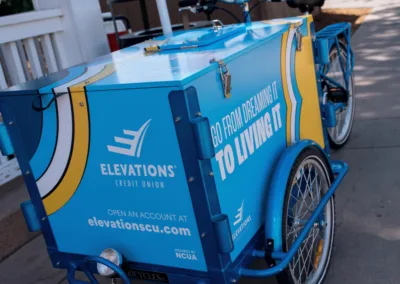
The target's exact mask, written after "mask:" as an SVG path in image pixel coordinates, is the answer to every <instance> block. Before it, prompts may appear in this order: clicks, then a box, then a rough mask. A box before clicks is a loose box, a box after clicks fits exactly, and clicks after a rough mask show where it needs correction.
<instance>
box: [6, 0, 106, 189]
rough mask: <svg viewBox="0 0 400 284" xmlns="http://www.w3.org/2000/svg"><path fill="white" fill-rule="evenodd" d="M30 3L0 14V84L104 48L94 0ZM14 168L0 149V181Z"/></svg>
mask: <svg viewBox="0 0 400 284" xmlns="http://www.w3.org/2000/svg"><path fill="white" fill-rule="evenodd" d="M34 4H35V9H36V10H37V11H34V12H29V13H22V14H17V15H11V16H5V17H0V90H2V89H6V88H8V87H10V86H13V85H17V84H20V83H24V82H26V81H29V80H32V79H36V78H39V77H42V76H46V75H48V74H51V73H54V72H56V71H58V70H60V69H65V68H67V67H70V66H73V65H76V64H79V63H82V62H83V61H88V60H91V59H93V58H95V57H98V56H101V55H104V54H106V53H109V52H110V49H109V45H108V41H107V36H106V34H105V31H104V26H103V20H102V16H101V9H100V5H99V2H98V0H84V1H82V0H35V1H34ZM1 120H2V119H1V114H0V122H1ZM20 174H21V172H20V169H19V165H18V162H17V161H16V159H15V158H12V159H10V160H9V159H8V158H7V157H3V156H2V155H1V153H0V185H3V184H5V183H7V182H9V181H10V180H12V179H14V178H16V177H17V176H19V175H20Z"/></svg>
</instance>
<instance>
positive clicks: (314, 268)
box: [277, 147, 335, 284]
mask: <svg viewBox="0 0 400 284" xmlns="http://www.w3.org/2000/svg"><path fill="white" fill-rule="evenodd" d="M331 180H332V174H331V171H330V167H329V164H328V162H327V161H326V159H325V157H324V156H323V155H322V154H321V152H320V151H319V150H318V149H316V148H314V147H310V148H307V149H306V150H304V151H303V152H302V153H301V154H300V155H299V157H298V158H297V160H296V162H295V164H294V166H293V168H292V170H291V173H290V176H289V180H288V183H287V186H286V194H285V203H284V209H283V220H282V221H283V223H282V244H283V251H284V252H287V251H288V250H289V249H290V247H291V246H292V244H293V243H294V241H295V240H296V239H297V237H298V235H299V234H300V233H301V230H302V229H303V228H304V226H305V224H306V222H307V221H308V219H309V218H310V217H311V214H312V213H313V212H314V211H315V209H316V208H317V206H318V204H319V203H320V200H321V198H322V197H323V196H324V195H325V194H326V192H327V191H328V189H329V187H330V185H331ZM322 212H323V213H322V214H321V216H320V217H319V218H318V219H317V221H316V222H315V223H314V226H313V228H312V229H311V231H310V232H309V234H308V235H307V237H306V239H305V240H304V241H303V243H302V244H301V246H300V248H299V250H298V251H297V253H296V254H295V256H294V258H293V260H292V261H291V262H290V263H289V266H288V267H287V268H286V269H285V270H284V271H283V272H282V273H281V274H279V275H278V276H277V280H278V282H279V284H320V283H322V282H323V280H324V278H325V275H326V272H327V270H328V268H329V264H330V259H331V255H332V247H333V239H334V229H335V226H334V223H335V217H334V216H335V203H334V198H333V197H332V198H331V199H330V200H329V202H328V203H327V205H326V206H325V208H324V210H323V211H322Z"/></svg>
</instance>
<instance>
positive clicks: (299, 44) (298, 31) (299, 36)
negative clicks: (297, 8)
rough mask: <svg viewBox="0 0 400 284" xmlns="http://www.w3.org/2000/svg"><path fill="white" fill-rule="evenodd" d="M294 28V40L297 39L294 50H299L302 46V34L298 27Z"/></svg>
mask: <svg viewBox="0 0 400 284" xmlns="http://www.w3.org/2000/svg"><path fill="white" fill-rule="evenodd" d="M295 29H296V31H295V34H296V40H297V46H296V50H297V51H301V50H302V48H303V35H302V33H301V30H300V27H296V28H295Z"/></svg>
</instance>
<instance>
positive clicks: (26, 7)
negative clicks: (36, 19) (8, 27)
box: [0, 0, 33, 17]
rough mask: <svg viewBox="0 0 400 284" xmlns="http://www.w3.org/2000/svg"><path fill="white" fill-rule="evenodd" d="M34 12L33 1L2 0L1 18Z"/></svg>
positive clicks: (0, 3) (0, 0)
mask: <svg viewBox="0 0 400 284" xmlns="http://www.w3.org/2000/svg"><path fill="white" fill-rule="evenodd" d="M32 10H33V4H32V0H0V17H1V16H8V15H13V14H18V13H23V12H28V11H32Z"/></svg>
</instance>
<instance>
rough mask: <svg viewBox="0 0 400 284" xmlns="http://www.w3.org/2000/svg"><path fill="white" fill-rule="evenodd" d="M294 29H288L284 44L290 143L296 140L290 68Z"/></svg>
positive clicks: (293, 96) (295, 102)
mask: <svg viewBox="0 0 400 284" xmlns="http://www.w3.org/2000/svg"><path fill="white" fill-rule="evenodd" d="M295 33H296V30H295V29H292V30H291V31H289V36H288V42H287V46H286V79H287V84H288V91H289V97H290V101H291V102H292V113H291V114H290V117H291V119H290V121H291V125H292V127H291V128H290V129H291V133H290V139H291V143H292V144H293V143H294V142H296V110H297V101H296V96H295V95H294V90H293V84H292V73H291V70H290V66H291V59H292V49H293V39H294V36H295Z"/></svg>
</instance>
